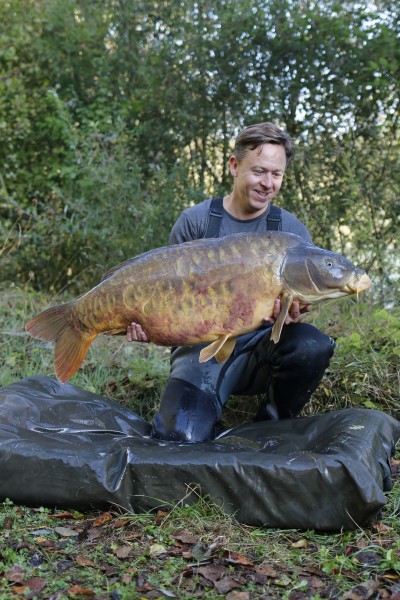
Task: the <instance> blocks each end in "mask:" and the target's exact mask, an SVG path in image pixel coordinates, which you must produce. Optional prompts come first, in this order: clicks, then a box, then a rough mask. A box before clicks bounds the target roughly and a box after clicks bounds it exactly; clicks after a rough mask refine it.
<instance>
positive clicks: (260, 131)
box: [233, 123, 294, 163]
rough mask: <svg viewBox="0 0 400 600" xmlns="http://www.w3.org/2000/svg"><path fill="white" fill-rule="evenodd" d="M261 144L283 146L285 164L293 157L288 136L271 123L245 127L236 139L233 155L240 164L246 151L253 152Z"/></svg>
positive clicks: (290, 140) (291, 144) (292, 148)
mask: <svg viewBox="0 0 400 600" xmlns="http://www.w3.org/2000/svg"><path fill="white" fill-rule="evenodd" d="M263 144H279V145H280V146H283V147H284V148H285V154H286V162H287V163H289V162H290V161H291V160H292V158H293V156H294V146H293V142H292V139H291V137H290V135H289V134H288V133H286V132H285V131H283V130H282V129H279V127H278V126H277V125H274V124H273V123H257V124H256V125H249V127H245V129H243V130H242V131H241V132H240V133H239V135H238V136H237V138H236V141H235V147H234V149H233V154H234V155H235V156H236V158H237V160H238V161H239V162H240V161H241V160H242V158H243V157H244V156H245V154H246V152H247V151H248V150H255V149H256V148H258V146H262V145H263Z"/></svg>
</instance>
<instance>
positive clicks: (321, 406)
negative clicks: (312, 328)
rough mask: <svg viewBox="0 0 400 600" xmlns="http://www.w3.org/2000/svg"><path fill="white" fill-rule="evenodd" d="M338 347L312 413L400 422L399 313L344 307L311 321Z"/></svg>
mask: <svg viewBox="0 0 400 600" xmlns="http://www.w3.org/2000/svg"><path fill="white" fill-rule="evenodd" d="M313 322H314V324H315V325H317V326H319V327H320V328H321V329H322V330H324V331H325V332H326V333H327V334H330V335H333V336H334V337H335V339H336V342H337V347H336V350H335V354H334V357H333V359H332V361H331V365H330V367H329V369H328V371H327V373H326V375H325V378H324V380H323V382H322V384H321V385H320V387H319V388H318V389H317V391H316V393H315V394H314V396H313V400H312V402H311V405H310V407H309V410H310V411H311V412H313V411H314V412H315V411H326V410H332V409H339V408H345V407H348V406H361V407H362V408H373V409H379V410H385V411H387V412H389V413H391V414H392V415H393V416H394V417H396V418H397V419H398V418H399V417H400V405H399V398H400V388H399V382H400V358H399V357H400V349H399V348H400V343H399V342H400V312H399V309H398V307H393V308H391V309H390V310H386V309H382V308H376V307H374V306H369V305H367V304H365V303H359V304H358V305H356V304H355V303H354V301H352V300H349V301H347V302H346V301H344V302H340V303H337V304H336V305H334V304H333V305H332V306H331V310H329V309H326V310H325V311H324V313H323V314H322V313H321V315H317V316H315V318H314V320H313Z"/></svg>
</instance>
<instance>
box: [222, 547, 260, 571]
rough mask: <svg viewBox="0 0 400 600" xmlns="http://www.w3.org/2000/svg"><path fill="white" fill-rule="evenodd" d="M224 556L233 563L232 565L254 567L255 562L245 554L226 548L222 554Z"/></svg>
mask: <svg viewBox="0 0 400 600" xmlns="http://www.w3.org/2000/svg"><path fill="white" fill-rule="evenodd" d="M222 558H223V559H224V560H225V561H226V562H228V563H230V564H232V565H242V566H244V567H252V566H253V563H252V562H251V560H249V559H248V558H247V557H246V556H243V554H239V553H238V552H231V551H230V550H225V551H224V553H223V554H222Z"/></svg>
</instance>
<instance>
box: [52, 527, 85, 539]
mask: <svg viewBox="0 0 400 600" xmlns="http://www.w3.org/2000/svg"><path fill="white" fill-rule="evenodd" d="M54 531H55V532H56V533H58V535H61V537H75V536H78V535H79V533H78V532H77V531H75V530H74V529H69V528H68V527H54Z"/></svg>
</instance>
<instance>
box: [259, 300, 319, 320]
mask: <svg viewBox="0 0 400 600" xmlns="http://www.w3.org/2000/svg"><path fill="white" fill-rule="evenodd" d="M310 310H311V304H307V305H306V306H303V307H302V308H300V303H299V302H298V301H297V300H294V301H293V302H292V306H291V307H290V310H289V312H288V315H287V317H286V319H285V325H289V324H290V323H299V322H300V321H301V316H302V315H303V314H304V313H306V312H309V311H310ZM280 312H281V299H280V298H277V299H276V300H275V303H274V314H273V316H272V317H266V318H265V319H264V321H266V323H275V321H276V320H277V318H278V317H279V313H280Z"/></svg>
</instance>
